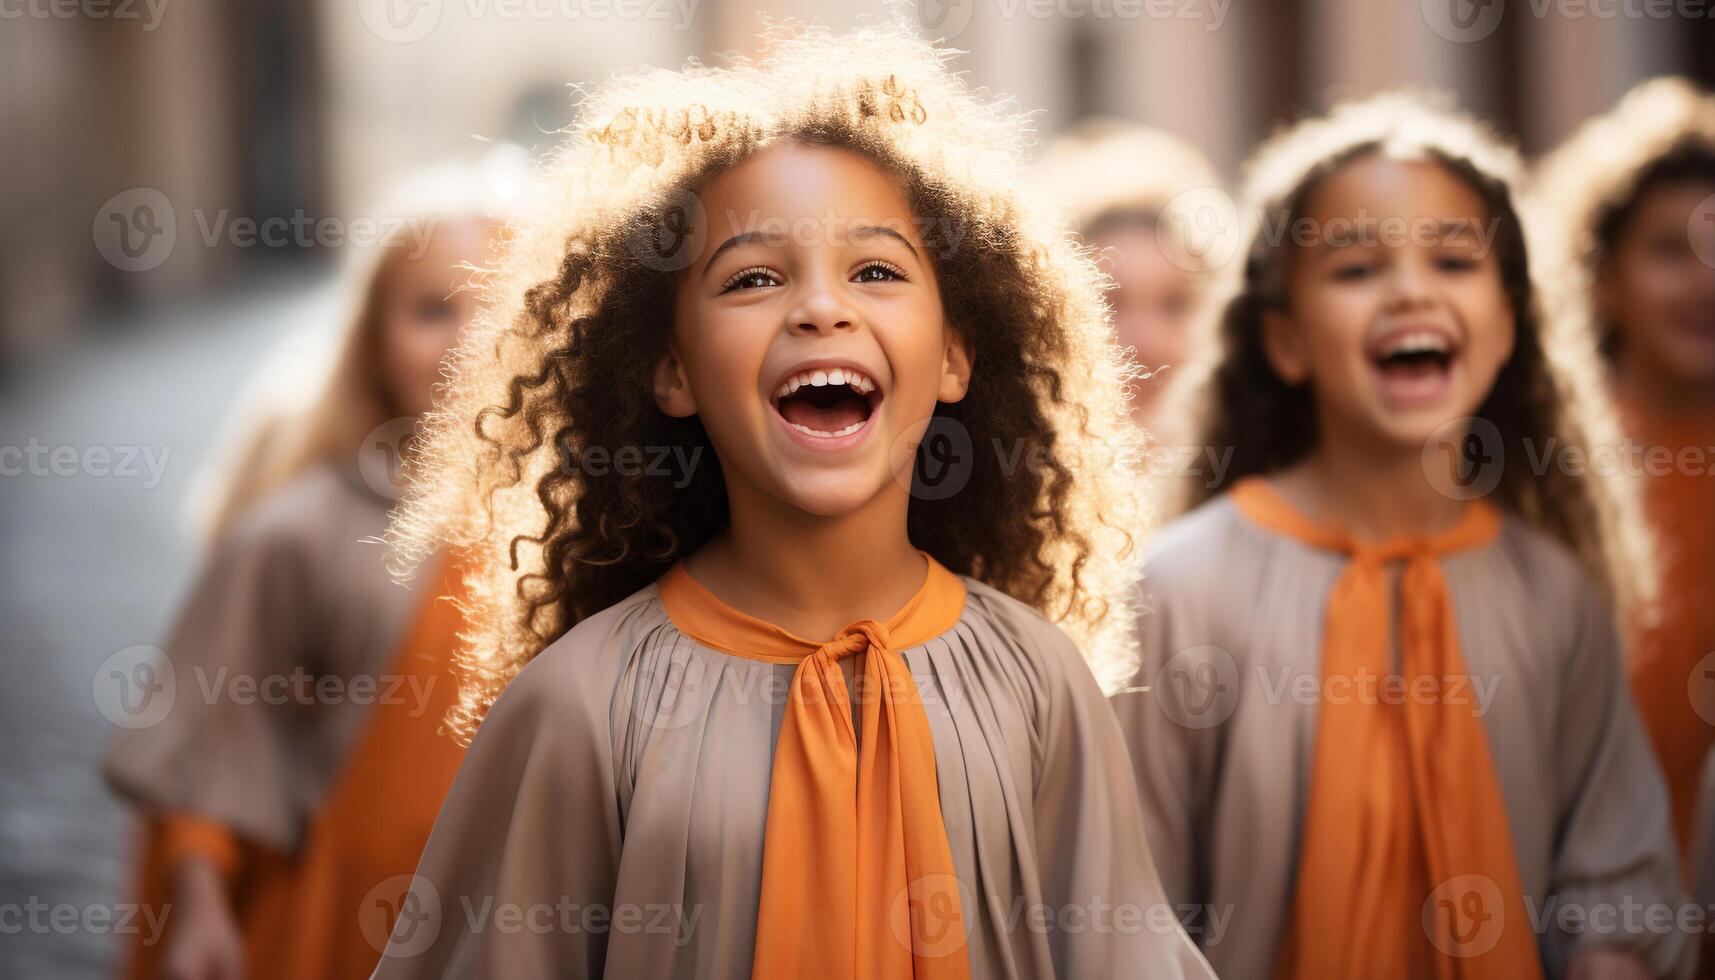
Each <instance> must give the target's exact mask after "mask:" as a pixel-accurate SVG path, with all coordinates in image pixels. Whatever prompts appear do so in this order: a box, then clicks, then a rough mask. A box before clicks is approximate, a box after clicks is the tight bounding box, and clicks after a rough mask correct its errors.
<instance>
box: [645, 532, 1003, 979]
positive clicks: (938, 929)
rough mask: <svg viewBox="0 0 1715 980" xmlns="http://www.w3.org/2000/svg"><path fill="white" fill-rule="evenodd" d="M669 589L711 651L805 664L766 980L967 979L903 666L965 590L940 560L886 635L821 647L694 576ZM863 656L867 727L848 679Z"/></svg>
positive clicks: (953, 618) (918, 709)
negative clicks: (742, 608)
mask: <svg viewBox="0 0 1715 980" xmlns="http://www.w3.org/2000/svg"><path fill="white" fill-rule="evenodd" d="M658 588H659V589H660V591H661V593H662V599H663V602H664V603H665V604H666V606H667V611H668V615H669V617H670V618H671V619H672V620H673V622H674V624H675V625H676V626H678V627H679V629H680V630H681V631H683V632H686V633H687V634H688V635H691V636H693V637H694V638H696V639H698V640H699V641H700V642H704V643H706V644H708V645H711V646H714V647H715V648H717V649H722V650H726V651H728V652H734V653H740V655H742V656H751V657H755V658H757V659H764V660H771V661H774V662H793V661H795V662H796V663H797V664H798V668H797V670H796V671H795V672H794V673H793V675H792V682H791V686H790V688H789V691H788V700H787V705H786V711H785V716H784V718H783V719H782V722H781V727H780V736H779V740H778V742H776V744H775V748H774V768H773V773H772V776H771V783H770V789H769V799H768V817H767V824H766V829H765V836H764V838H763V859H762V895H761V901H760V905H759V908H758V910H757V926H756V955H755V960H754V962H753V965H752V970H751V976H752V978H753V980H800V978H803V977H835V976H845V977H852V978H854V980H895V978H913V980H966V978H968V977H969V976H970V965H969V957H968V955H967V953H966V949H965V930H964V919H963V911H962V909H961V907H960V903H959V891H958V881H957V878H956V872H955V870H954V867H953V856H952V849H951V848H950V847H949V846H948V843H947V831H946V827H945V825H944V824H943V822H942V819H941V802H940V793H939V787H938V784H937V781H936V776H935V745H934V740H933V738H932V737H931V735H930V731H929V717H928V714H927V713H926V712H925V711H924V708H923V702H922V698H921V697H920V696H919V695H918V691H917V683H916V681H915V680H914V679H913V678H912V676H911V670H910V668H909V667H908V666H907V665H906V663H905V659H904V658H903V657H902V656H900V654H899V652H898V651H899V650H900V649H904V648H908V647H911V646H915V645H917V644H920V643H923V642H926V641H927V640H929V639H932V638H933V637H935V636H939V635H940V634H942V633H945V632H946V631H947V630H949V629H951V628H952V626H953V625H954V624H955V623H956V622H957V621H958V618H959V615H960V614H961V612H962V610H963V608H964V601H965V589H964V583H963V582H961V581H960V580H959V578H958V576H956V575H954V574H952V573H951V572H949V571H947V570H946V569H945V568H943V567H942V566H941V565H939V564H938V563H936V562H935V561H934V560H933V559H931V560H930V561H929V574H928V578H927V580H926V581H925V583H924V585H923V588H922V589H921V590H919V591H918V593H917V594H916V596H914V597H913V598H912V600H911V601H910V602H909V603H907V604H906V606H905V608H904V609H902V610H900V611H899V613H898V614H896V615H895V616H894V617H893V618H891V619H890V620H888V622H887V623H886V624H882V623H878V622H876V621H874V620H867V619H866V620H861V621H859V622H856V623H853V624H851V625H850V626H847V627H846V628H845V629H843V630H841V631H840V633H839V635H838V636H836V637H835V638H834V639H833V640H831V641H829V642H827V643H823V644H819V645H818V644H813V643H811V642H809V641H806V640H802V639H799V638H798V637H795V636H793V635H792V634H790V633H787V632H785V631H784V630H780V629H779V628H777V627H774V626H772V625H770V624H767V623H763V622H761V621H759V620H756V619H754V618H752V617H748V616H746V615H745V614H743V613H741V612H738V611H737V610H734V609H732V608H731V607H728V606H725V605H724V604H721V603H720V601H719V600H718V599H716V598H715V597H714V596H713V595H711V594H709V593H708V592H707V590H705V589H703V588H702V587H701V586H700V585H697V584H696V583H695V581H694V580H692V579H691V577H690V576H689V574H687V573H685V572H684V571H683V569H682V568H675V570H674V571H673V572H670V573H669V574H668V576H667V577H665V578H663V580H662V582H661V583H660V585H659V586H658ZM687 627H690V628H687ZM852 656H856V657H860V658H861V660H862V663H861V664H860V665H859V666H858V672H857V675H856V677H855V680H856V682H857V683H856V687H857V700H858V708H859V710H860V711H861V723H860V724H857V725H854V724H853V718H852V700H851V694H850V692H849V691H848V689H847V686H846V678H845V673H844V671H843V670H842V669H841V667H840V661H842V660H844V659H845V658H847V657H852Z"/></svg>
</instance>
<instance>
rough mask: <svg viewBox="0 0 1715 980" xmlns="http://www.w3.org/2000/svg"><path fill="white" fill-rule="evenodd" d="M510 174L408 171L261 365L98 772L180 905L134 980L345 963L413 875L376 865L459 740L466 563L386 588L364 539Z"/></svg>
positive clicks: (410, 827) (470, 297)
mask: <svg viewBox="0 0 1715 980" xmlns="http://www.w3.org/2000/svg"><path fill="white" fill-rule="evenodd" d="M520 172H522V170H521V167H520V166H519V165H518V162H517V161H515V160H513V159H512V158H511V154H509V153H508V152H507V151H504V150H501V151H494V155H491V156H490V158H489V165H487V166H484V167H482V168H471V167H466V166H450V165H449V166H446V167H442V168H438V169H436V170H431V171H426V172H424V173H423V174H422V175H420V176H418V177H416V178H415V179H413V180H410V181H407V182H406V183H405V184H404V185H402V187H401V189H400V192H399V193H398V194H397V195H396V200H395V201H394V205H393V206H392V207H389V208H386V209H384V210H383V211H382V212H381V213H380V214H379V215H376V216H375V217H376V220H377V226H378V227H380V228H382V229H383V235H384V236H385V237H384V238H383V240H381V241H380V242H378V243H377V244H375V245H373V246H371V247H368V248H365V249H364V250H363V251H362V252H360V253H359V254H358V255H356V256H355V257H354V261H353V263H352V267H351V270H350V272H349V273H348V275H349V279H350V285H351V287H352V290H353V292H354V293H355V298H354V299H355V302H354V305H355V307H356V309H355V310H354V314H353V316H352V317H351V319H350V320H349V321H347V322H346V323H345V325H344V329H343V331H342V332H341V333H340V334H339V335H338V336H337V337H333V338H329V339H328V340H326V341H318V342H317V343H316V345H315V346H316V349H317V353H316V354H315V355H313V356H312V360H319V361H320V362H321V363H320V364H313V365H306V364H304V363H301V362H302V361H303V358H287V357H281V358H280V359H278V360H276V362H275V363H274V364H273V365H271V366H270V367H271V372H270V373H266V374H264V375H262V376H261V377H260V378H259V379H258V381H257V382H255V383H254V384H253V387H252V390H251V393H250V396H249V404H248V406H247V407H246V408H244V409H243V410H241V411H240V412H238V413H237V415H236V416H235V418H234V420H233V422H232V424H231V425H230V426H229V436H228V446H227V447H226V449H225V451H224V452H223V453H222V455H221V458H220V462H219V467H218V470H217V472H216V473H215V474H214V476H213V477H212V479H210V480H208V481H207V482H206V485H205V487H204V494H203V498H202V501H201V503H202V508H201V509H202V511H203V515H204V516H203V522H204V524H205V528H206V533H207V542H208V543H207V554H206V556H205V558H204V561H203V570H202V572H201V575H200V576H199V578H198V580H197V582H196V584H195V585H194V586H193V587H192V589H191V592H190V596H189V598H188V599H187V600H186V602H185V605H184V607H183V608H182V609H181V610H180V612H179V615H178V618H177V625H176V626H175V627H174V628H173V631H172V634H171V636H170V638H169V640H168V642H167V643H166V645H165V647H164V650H165V654H166V658H165V664H164V665H162V667H161V669H162V670H169V669H170V671H171V672H172V674H173V676H174V678H175V682H176V683H175V688H174V693H173V695H172V701H171V707H170V709H169V710H168V711H167V713H166V715H165V718H164V720H162V721H160V722H159V723H158V724H155V725H152V726H149V727H145V728H139V729H137V730H134V731H127V732H125V733H123V735H122V736H121V737H120V738H119V739H118V740H117V742H116V744H115V745H114V747H113V749H112V752H111V754H110V756H109V759H108V761H107V765H106V775H107V778H108V780H109V782H110V784H111V785H112V787H113V788H114V790H115V791H116V792H117V793H119V794H120V795H121V796H123V797H124V798H125V799H127V800H129V801H131V802H132V803H133V804H134V805H135V806H136V807H137V809H138V812H139V814H140V816H141V817H142V820H143V823H144V828H145V831H144V835H143V841H144V843H143V849H142V858H141V867H140V873H139V878H140V891H141V896H140V901H142V902H144V903H149V904H154V905H166V906H167V907H169V908H170V909H171V914H170V916H169V917H168V919H167V929H166V933H165V938H164V940H162V941H160V942H159V943H157V944H156V945H154V946H147V945H142V944H139V945H138V946H137V947H136V948H134V949H132V950H130V951H129V956H130V962H129V966H128V973H129V975H130V976H133V977H137V978H145V977H157V976H165V977H169V978H174V980H181V978H182V980H212V978H235V977H335V976H338V977H355V976H366V975H367V974H368V973H369V971H370V970H372V969H373V968H374V965H375V961H376V960H377V959H378V958H379V953H380V949H381V948H382V944H384V943H385V940H386V936H387V933H388V931H389V929H390V928H391V926H392V918H391V917H392V915H393V914H394V912H395V909H394V908H393V906H394V905H396V904H397V902H398V900H399V898H400V896H401V895H402V894H403V893H404V890H405V888H404V883H403V882H391V881H390V879H391V878H393V877H394V876H400V875H404V876H409V874H410V872H411V870H412V868H413V867H414V866H415V864H416V860H417V856H418V853H419V852H420V850H421V848H422V845H423V842H424V840H426V839H427V837H428V833H429V828H430V826H431V824H432V823H433V821H434V817H435V813H436V811H437V810H438V809H439V807H440V803H441V798H442V796H443V795H444V794H445V792H446V788H447V786H448V785H449V784H450V783H451V780H452V777H453V773H454V772H455V770H456V769H457V766H458V763H459V760H460V759H461V758H462V755H463V752H462V750H461V749H460V748H459V746H458V745H457V744H456V743H455V742H454V741H453V740H452V739H451V738H447V737H444V736H442V735H441V734H439V733H438V729H439V728H440V725H441V722H442V720H443V717H444V716H445V714H446V712H447V711H448V710H449V709H450V708H451V706H452V705H453V704H455V703H456V700H457V690H456V681H455V678H454V677H453V676H452V674H451V673H450V668H451V664H452V657H453V654H454V652H455V649H456V637H457V633H458V632H459V630H460V629H461V628H462V627H461V624H462V619H461V615H460V610H459V609H458V608H457V606H456V604H455V603H454V602H453V601H451V600H450V599H449V598H446V597H445V596H444V593H448V592H451V591H453V590H454V588H455V582H456V576H453V575H449V574H446V570H444V569H441V568H440V567H439V563H438V562H437V563H433V564H431V566H430V567H429V568H426V569H425V570H424V573H423V574H421V575H419V576H418V577H417V578H416V579H415V581H414V582H413V584H412V585H411V586H410V587H409V588H405V587H401V586H400V584H399V583H397V582H395V581H394V580H393V578H392V577H391V576H390V575H389V573H388V570H387V568H386V565H385V562H384V557H385V552H384V550H383V549H382V548H381V547H379V546H378V543H379V539H380V538H381V536H382V535H383V533H384V531H385V529H386V523H387V515H388V511H389V509H390V508H391V506H392V504H393V502H394V500H395V499H396V498H397V497H398V496H399V494H400V492H401V491H402V489H403V487H402V486H401V485H400V481H401V480H402V479H404V474H403V471H402V469H401V467H402V466H404V465H405V464H407V463H408V461H409V460H408V457H409V455H410V451H411V450H410V448H409V447H410V443H411V439H412V436H411V433H412V431H413V429H414V427H415V422H416V420H418V419H420V418H421V417H422V416H423V415H424V414H425V413H426V412H428V411H429V410H430V406H431V401H432V398H433V395H434V390H435V387H436V385H437V384H438V383H439V382H440V380H441V364H442V361H443V359H444V358H445V357H446V355H447V352H448V350H449V349H450V348H452V347H453V346H454V345H455V344H456V343H458V340H459V335H460V331H461V330H462V329H463V327H464V326H465V324H466V323H468V322H469V321H470V319H471V316H472V313H473V311H474V308H475V302H476V301H475V298H474V297H475V293H474V292H473V291H470V290H468V289H466V288H465V286H466V283H467V280H469V279H470V277H471V272H472V268H473V266H474V265H476V264H480V263H482V262H483V261H484V259H485V257H486V255H487V253H488V251H489V249H490V248H491V246H492V245H493V242H494V239H495V236H496V232H497V225H496V224H495V220H494V218H495V215H496V214H497V212H498V211H499V210H500V208H501V207H502V206H503V205H504V200H505V195H506V190H505V189H506V186H507V182H508V181H511V182H513V183H516V175H517V174H518V173H520ZM306 368H309V369H308V370H306ZM390 903H391V904H390Z"/></svg>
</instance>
